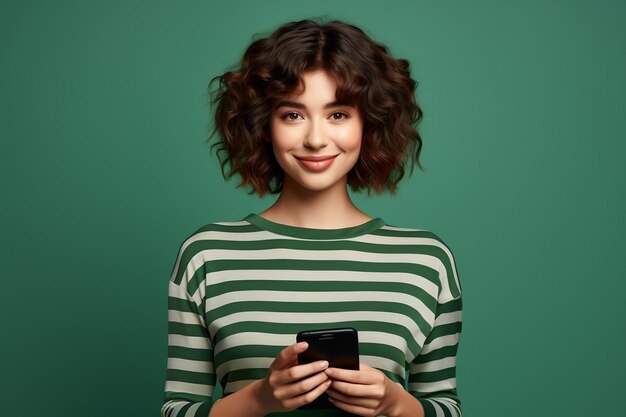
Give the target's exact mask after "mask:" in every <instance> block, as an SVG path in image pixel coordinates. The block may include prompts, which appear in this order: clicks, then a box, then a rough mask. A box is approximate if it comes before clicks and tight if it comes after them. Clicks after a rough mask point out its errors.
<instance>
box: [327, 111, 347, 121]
mask: <svg viewBox="0 0 626 417" xmlns="http://www.w3.org/2000/svg"><path fill="white" fill-rule="evenodd" d="M331 117H332V118H333V120H343V119H347V118H348V115H347V114H345V113H342V112H340V111H337V112H334V113H333V114H331Z"/></svg>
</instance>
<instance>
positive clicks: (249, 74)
mask: <svg viewBox="0 0 626 417" xmlns="http://www.w3.org/2000/svg"><path fill="white" fill-rule="evenodd" d="M218 80H219V87H218V89H217V91H216V94H215V96H214V104H216V119H215V120H216V131H217V132H219V137H220V139H219V141H218V142H217V146H218V147H219V150H218V155H220V156H221V158H222V170H223V172H224V175H225V177H226V178H230V177H232V176H234V175H238V176H239V177H240V178H241V183H240V186H244V187H251V189H252V191H253V192H256V193H257V194H258V195H260V196H262V195H264V194H266V193H277V194H279V196H278V199H277V200H276V202H275V204H273V205H272V206H271V207H269V208H268V209H267V210H265V211H263V212H262V213H259V214H250V215H248V216H247V217H245V218H244V219H243V220H241V221H236V222H224V223H213V224H209V225H207V226H204V227H202V228H200V229H199V230H198V231H197V232H195V233H194V234H193V235H192V236H191V237H189V238H188V239H187V240H186V241H185V242H184V243H183V244H182V246H181V248H180V252H179V255H178V258H177V260H176V264H175V266H174V270H173V273H172V277H171V280H170V289H169V294H170V297H169V358H168V372H167V382H166V386H165V391H166V393H165V403H164V404H163V408H162V415H163V416H176V417H178V416H203V417H207V416H209V415H210V416H211V417H222V416H228V417H237V416H241V417H244V416H249V417H253V416H264V415H267V414H271V413H280V412H285V414H281V415H293V416H298V415H303V416H305V415H306V416H318V415H319V416H341V415H349V414H355V415H359V416H377V415H386V416H394V417H395V416H398V417H400V416H406V417H409V416H410V417H420V416H433V417H434V416H460V415H461V411H460V402H459V400H458V396H457V393H456V379H455V369H456V352H457V346H458V341H459V336H460V331H461V294H460V285H459V281H458V277H457V273H456V267H455V264H454V259H453V255H452V253H451V252H450V250H449V248H448V247H447V246H446V245H445V244H444V243H443V242H442V241H441V240H440V239H439V238H438V237H437V236H436V235H434V234H433V233H430V232H428V231H424V230H419V229H407V228H398V227H393V226H390V225H387V224H385V222H384V221H383V220H382V219H380V218H372V217H370V216H369V215H368V214H366V213H364V212H362V211H361V210H359V209H358V208H357V207H356V206H355V205H354V204H353V203H352V201H351V199H350V197H349V194H348V190H347V186H348V185H350V187H351V188H352V189H353V190H367V191H368V192H370V191H372V190H373V191H374V192H376V193H381V192H384V191H390V192H391V193H394V192H395V191H396V187H397V184H398V182H399V181H400V179H401V178H402V177H403V175H404V172H405V171H404V169H405V166H406V165H407V164H411V167H412V164H413V163H414V162H417V163H418V164H419V160H418V157H419V153H420V148H421V138H420V135H419V134H418V132H417V130H416V128H415V126H416V124H417V122H418V121H419V120H420V118H421V114H422V113H421V110H420V108H419V107H418V106H417V105H416V103H415V98H414V90H415V85H416V83H415V81H413V80H412V79H411V77H410V74H409V65H408V62H407V61H405V60H399V59H395V58H393V57H391V56H390V55H389V54H388V52H387V50H386V48H385V47H384V46H382V45H380V44H377V43H375V42H374V41H372V40H371V39H370V38H369V37H368V36H367V35H366V34H365V33H363V31H362V30H360V29H359V28H357V27H355V26H352V25H349V24H346V23H342V22H338V21H335V22H331V23H327V24H320V23H316V22H313V21H300V22H293V23H288V24H285V25H283V26H281V27H280V28H278V29H277V30H276V31H275V32H274V33H273V34H272V35H271V36H269V37H267V38H263V39H259V40H257V41H255V42H253V43H252V44H251V45H250V46H249V47H248V49H247V50H246V52H245V54H244V56H243V60H242V63H241V66H240V67H239V68H238V69H236V70H233V71H230V72H227V73H225V74H223V75H222V76H220V77H218ZM338 327H353V328H355V329H356V330H357V331H358V335H359V353H360V362H361V363H360V369H359V370H346V369H338V368H330V367H329V366H328V363H327V362H326V361H317V362H313V363H310V364H305V365H298V362H297V356H298V354H299V353H302V352H304V351H305V350H306V349H307V347H308V346H307V344H306V343H304V342H303V343H295V335H296V334H297V333H298V332H300V331H303V330H311V329H324V328H338ZM218 381H219V382H220V383H221V386H222V387H223V396H222V398H221V399H218V400H217V401H214V400H213V399H212V396H213V390H214V388H215V385H216V383H217V382H218ZM322 393H326V394H327V395H328V397H329V398H330V400H331V402H332V404H333V405H334V407H333V408H329V409H324V410H313V411H311V410H301V409H299V407H301V406H303V405H305V404H308V403H310V402H312V401H314V400H315V399H316V398H317V397H319V396H320V395H321V394H322Z"/></svg>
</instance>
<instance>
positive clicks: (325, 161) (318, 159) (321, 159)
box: [295, 155, 337, 172]
mask: <svg viewBox="0 0 626 417" xmlns="http://www.w3.org/2000/svg"><path fill="white" fill-rule="evenodd" d="M336 157H337V155H322V156H302V157H299V156H296V157H295V158H296V159H297V160H298V162H299V163H300V165H302V166H303V167H304V168H306V169H308V170H309V171H313V172H321V171H324V170H325V169H326V168H328V167H330V166H331V165H332V164H333V162H334V161H335V158H336Z"/></svg>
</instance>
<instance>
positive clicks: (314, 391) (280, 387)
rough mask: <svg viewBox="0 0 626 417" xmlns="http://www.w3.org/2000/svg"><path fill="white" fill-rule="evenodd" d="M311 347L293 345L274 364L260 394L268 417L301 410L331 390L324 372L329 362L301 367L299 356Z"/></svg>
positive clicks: (263, 380) (261, 385)
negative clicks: (296, 409)
mask: <svg viewBox="0 0 626 417" xmlns="http://www.w3.org/2000/svg"><path fill="white" fill-rule="evenodd" d="M308 347H309V346H308V344H307V343H306V342H300V343H296V344H293V345H291V346H289V347H286V348H285V349H283V350H282V351H281V352H280V353H279V354H278V356H276V359H274V362H272V365H271V366H270V370H269V373H268V375H267V376H266V377H265V378H263V379H262V380H261V381H260V383H259V387H258V391H257V392H258V394H259V396H260V398H259V400H260V403H261V404H262V407H263V409H264V411H265V414H269V413H272V412H276V411H289V410H293V409H295V408H298V407H301V406H303V405H305V404H308V403H310V402H312V401H313V400H315V399H316V398H317V397H319V396H320V395H321V394H322V393H323V392H324V391H326V389H327V388H328V387H329V385H330V379H329V378H328V375H326V373H325V372H324V370H325V369H326V368H328V362H327V361H317V362H311V363H307V364H305V365H298V354H299V353H302V352H304V351H305V350H306V349H307V348H308Z"/></svg>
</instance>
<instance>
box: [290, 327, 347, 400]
mask: <svg viewBox="0 0 626 417" xmlns="http://www.w3.org/2000/svg"><path fill="white" fill-rule="evenodd" d="M296 341H297V342H307V343H308V344H309V347H308V348H307V350H305V351H304V352H302V353H301V354H299V355H298V364H300V365H302V364H305V363H310V362H315V361H319V360H327V361H328V363H329V364H330V365H329V366H330V367H332V368H343V369H354V370H358V369H359V337H358V333H357V331H356V330H355V329H353V328H351V327H344V328H341V329H321V330H307V331H303V332H300V333H298V335H297V336H296ZM333 407H334V405H333V404H332V403H331V402H330V401H328V395H326V394H325V393H324V394H322V395H320V396H319V397H318V398H317V399H316V400H315V401H313V402H312V403H310V404H307V405H305V406H303V407H300V408H302V409H320V408H333Z"/></svg>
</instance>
